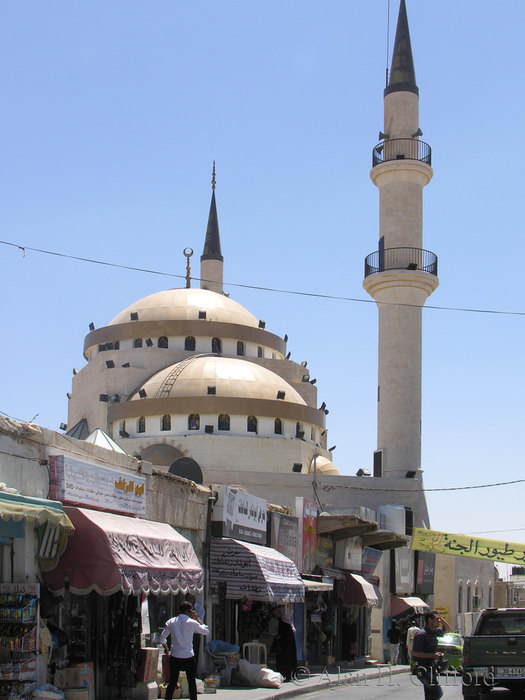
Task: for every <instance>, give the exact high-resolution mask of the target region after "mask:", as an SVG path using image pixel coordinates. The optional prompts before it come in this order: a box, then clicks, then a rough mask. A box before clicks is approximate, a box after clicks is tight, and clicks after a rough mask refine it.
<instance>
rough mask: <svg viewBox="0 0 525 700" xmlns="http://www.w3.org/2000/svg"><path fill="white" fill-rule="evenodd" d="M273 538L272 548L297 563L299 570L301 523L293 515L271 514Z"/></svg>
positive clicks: (271, 540)
mask: <svg viewBox="0 0 525 700" xmlns="http://www.w3.org/2000/svg"><path fill="white" fill-rule="evenodd" d="M270 515H271V520H270V529H271V538H270V546H271V547H272V548H273V549H276V550H277V551H278V552H281V554H284V555H285V556H286V557H288V559H291V560H292V561H293V562H295V565H296V566H297V568H299V561H300V557H299V521H298V519H297V518H294V517H293V516H291V515H282V514H281V513H270Z"/></svg>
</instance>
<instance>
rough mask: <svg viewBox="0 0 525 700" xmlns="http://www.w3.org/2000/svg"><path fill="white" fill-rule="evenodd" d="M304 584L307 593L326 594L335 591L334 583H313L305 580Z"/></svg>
mask: <svg viewBox="0 0 525 700" xmlns="http://www.w3.org/2000/svg"><path fill="white" fill-rule="evenodd" d="M303 583H304V587H305V588H306V590H307V591H316V592H317V591H319V592H325V593H326V592H328V591H333V589H334V584H333V582H332V583H328V582H327V581H311V580H310V579H307V578H303Z"/></svg>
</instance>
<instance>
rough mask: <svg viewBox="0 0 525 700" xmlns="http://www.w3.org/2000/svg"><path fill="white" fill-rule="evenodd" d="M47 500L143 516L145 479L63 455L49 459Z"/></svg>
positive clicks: (144, 509) (144, 511) (144, 508)
mask: <svg viewBox="0 0 525 700" xmlns="http://www.w3.org/2000/svg"><path fill="white" fill-rule="evenodd" d="M49 468H50V477H51V479H50V494H51V498H53V499H55V500H57V501H62V503H70V504H73V505H81V506H84V505H85V506H92V507H94V508H100V509H103V510H113V511H117V512H120V513H125V514H129V513H132V514H134V515H145V513H146V494H145V489H146V479H145V478H144V477H143V476H139V475H138V474H131V473H125V474H123V473H121V472H117V471H115V470H113V469H107V468H106V467H99V466H95V465H94V464H89V463H87V462H81V461H79V460H77V459H72V458H71V457H67V456H65V455H53V456H51V457H50V458H49Z"/></svg>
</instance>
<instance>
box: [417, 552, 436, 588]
mask: <svg viewBox="0 0 525 700" xmlns="http://www.w3.org/2000/svg"><path fill="white" fill-rule="evenodd" d="M435 565H436V555H435V554H434V553H433V552H416V593H417V594H418V595H422V594H425V595H429V594H430V593H433V592H434V569H435Z"/></svg>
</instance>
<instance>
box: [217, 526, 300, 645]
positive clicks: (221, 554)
mask: <svg viewBox="0 0 525 700" xmlns="http://www.w3.org/2000/svg"><path fill="white" fill-rule="evenodd" d="M210 592H211V600H212V603H213V608H212V636H213V638H214V640H221V641H223V642H227V643H230V644H236V645H238V646H239V648H240V650H242V649H243V645H244V644H246V643H255V644H261V645H264V646H265V647H266V656H267V658H270V657H271V653H270V650H271V649H272V642H273V640H274V639H275V636H276V633H277V632H276V627H277V620H276V619H274V617H273V616H272V615H271V614H270V613H271V610H272V608H274V607H276V605H279V606H280V607H281V609H282V612H283V614H285V615H287V616H288V617H289V618H290V619H291V620H292V621H293V623H294V625H295V627H296V633H295V636H296V640H297V646H298V649H297V651H298V655H299V653H300V651H299V650H300V640H301V639H302V633H303V624H302V615H303V602H304V598H305V585H304V582H303V581H302V579H301V576H300V575H299V572H298V570H297V567H296V565H295V563H294V562H293V561H292V560H291V559H289V558H288V557H286V556H285V555H284V554H281V553H280V552H278V551H277V550H275V549H273V548H271V547H265V546H262V545H259V544H255V543H253V542H243V541H241V540H236V539H233V538H229V537H214V538H212V540H211V544H210Z"/></svg>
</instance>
